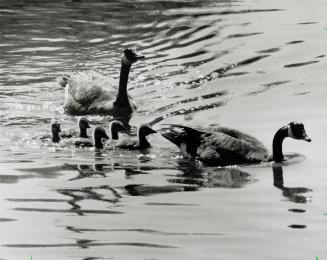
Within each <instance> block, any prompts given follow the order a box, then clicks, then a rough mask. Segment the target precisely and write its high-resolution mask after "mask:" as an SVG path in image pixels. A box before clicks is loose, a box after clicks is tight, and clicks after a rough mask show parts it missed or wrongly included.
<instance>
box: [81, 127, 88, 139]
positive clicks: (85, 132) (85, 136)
mask: <svg viewBox="0 0 327 260" xmlns="http://www.w3.org/2000/svg"><path fill="white" fill-rule="evenodd" d="M79 136H80V137H82V138H88V136H87V131H86V128H80V135H79Z"/></svg>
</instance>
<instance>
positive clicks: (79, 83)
mask: <svg viewBox="0 0 327 260" xmlns="http://www.w3.org/2000/svg"><path fill="white" fill-rule="evenodd" d="M142 58H144V56H138V55H137V54H136V53H135V52H134V51H133V50H131V49H125V50H124V52H123V56H122V62H121V70H120V78H119V87H118V94H117V89H116V88H115V87H114V86H110V85H107V84H108V82H104V81H102V80H101V79H97V77H89V76H87V75H86V74H84V73H75V74H74V73H72V74H69V75H65V76H64V77H61V78H59V80H58V83H59V84H60V85H61V86H62V87H64V88H65V102H64V106H63V107H64V111H65V113H66V114H69V115H111V116H123V117H125V116H129V115H131V114H132V112H133V111H134V110H136V104H135V102H134V101H133V100H132V99H131V97H130V96H129V95H128V93H127V82H128V75H129V72H130V69H131V66H132V64H133V63H135V62H136V61H138V60H139V59H142Z"/></svg>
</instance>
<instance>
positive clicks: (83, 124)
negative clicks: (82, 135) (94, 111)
mask: <svg viewBox="0 0 327 260" xmlns="http://www.w3.org/2000/svg"><path fill="white" fill-rule="evenodd" d="M78 126H79V128H80V129H87V128H90V121H89V120H88V119H87V118H86V117H85V116H82V117H80V118H79V119H78Z"/></svg>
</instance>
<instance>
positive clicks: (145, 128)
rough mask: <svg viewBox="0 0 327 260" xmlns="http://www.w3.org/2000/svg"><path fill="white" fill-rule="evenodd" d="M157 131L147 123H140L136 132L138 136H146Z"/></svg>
mask: <svg viewBox="0 0 327 260" xmlns="http://www.w3.org/2000/svg"><path fill="white" fill-rule="evenodd" d="M154 133H157V131H155V130H153V129H152V128H151V127H150V125H149V124H142V125H140V127H139V130H138V134H139V136H140V135H141V136H148V135H150V134H154Z"/></svg>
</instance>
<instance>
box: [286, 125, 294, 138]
mask: <svg viewBox="0 0 327 260" xmlns="http://www.w3.org/2000/svg"><path fill="white" fill-rule="evenodd" d="M287 133H288V136H289V137H291V138H295V136H294V134H293V132H292V129H291V126H290V125H289V126H288V127H287Z"/></svg>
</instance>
